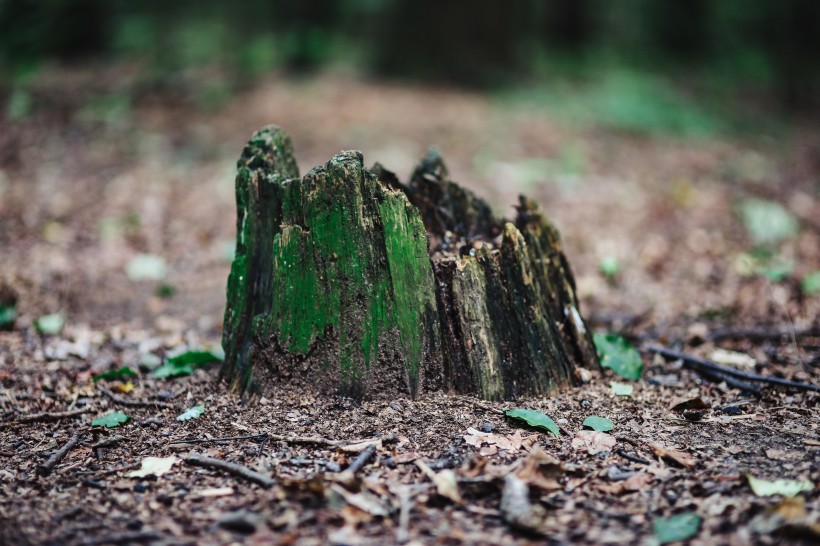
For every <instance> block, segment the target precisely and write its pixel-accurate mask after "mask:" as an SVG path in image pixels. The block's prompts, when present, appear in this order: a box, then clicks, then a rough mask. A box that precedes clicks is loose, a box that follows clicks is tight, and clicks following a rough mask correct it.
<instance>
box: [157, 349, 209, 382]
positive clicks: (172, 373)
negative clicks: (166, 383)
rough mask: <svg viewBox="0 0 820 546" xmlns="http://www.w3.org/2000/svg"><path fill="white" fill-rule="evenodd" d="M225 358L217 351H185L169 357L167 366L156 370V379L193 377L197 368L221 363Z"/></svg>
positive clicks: (164, 365)
mask: <svg viewBox="0 0 820 546" xmlns="http://www.w3.org/2000/svg"><path fill="white" fill-rule="evenodd" d="M224 358H225V356H224V353H223V352H222V351H221V350H217V349H212V350H201V349H197V350H185V351H183V352H179V353H176V354H174V355H173V356H169V357H168V359H167V361H166V362H165V364H163V365H162V366H160V367H159V368H157V369H156V370H154V377H156V378H158V379H163V378H167V377H180V376H183V375H191V374H192V373H194V370H195V369H196V368H197V367H199V366H204V365H206V364H211V363H214V362H221V361H222V360H224Z"/></svg>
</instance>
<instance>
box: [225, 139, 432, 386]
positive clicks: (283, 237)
mask: <svg viewBox="0 0 820 546" xmlns="http://www.w3.org/2000/svg"><path fill="white" fill-rule="evenodd" d="M271 144H274V145H275V142H272V140H271V139H270V138H267V137H266V138H261V137H258V136H255V137H254V138H252V139H251V142H250V143H249V145H248V148H247V149H246V153H248V151H250V158H249V159H248V160H247V161H245V162H244V163H242V162H241V161H240V171H239V174H238V177H237V208H238V218H239V221H238V225H237V232H238V242H237V253H236V258H235V260H234V263H233V266H232V270H231V276H230V278H229V281H228V310H227V311H226V316H225V336H224V340H223V343H224V345H225V352H226V355H228V358H229V359H230V360H231V363H228V362H227V361H226V364H225V367H224V368H223V373H225V374H227V376H228V377H232V378H236V377H237V376H241V377H242V378H244V379H247V377H248V376H249V374H250V368H251V363H250V360H251V359H252V354H251V345H252V339H253V338H254V337H255V336H256V337H258V338H259V339H271V338H274V339H275V340H276V341H277V342H278V346H279V347H281V348H282V349H283V350H285V351H286V352H288V353H291V354H295V355H303V356H304V355H308V354H309V353H310V352H311V350H312V349H313V348H314V346H315V345H316V344H317V342H319V341H320V340H321V341H322V342H323V343H326V345H325V349H326V350H330V349H331V348H332V346H333V344H334V343H335V344H337V347H336V349H335V350H334V353H333V354H331V355H329V361H328V356H326V357H325V358H324V360H323V361H322V362H323V365H327V366H329V367H332V366H333V365H334V362H333V361H334V359H336V363H335V365H337V366H338V367H339V368H338V369H339V370H340V372H341V377H342V385H341V386H340V387H341V389H342V390H343V391H348V392H360V391H361V389H362V385H363V381H364V379H365V378H366V376H367V374H368V372H369V371H371V368H372V366H374V365H375V364H376V363H377V362H378V361H379V349H380V347H381V346H382V345H383V344H384V340H385V334H386V333H387V332H388V331H391V330H395V331H397V332H398V334H399V337H400V340H401V347H400V349H401V350H399V351H395V353H397V354H401V355H402V358H403V359H404V364H405V368H406V371H407V378H408V383H409V388H410V390H411V392H412V393H415V390H416V388H417V385H418V378H419V370H420V368H421V364H422V359H423V358H424V345H425V341H424V338H425V336H428V334H427V331H426V330H425V326H424V324H423V320H422V317H421V315H422V314H423V313H431V314H434V313H435V299H434V292H433V286H434V283H433V273H432V267H431V264H430V259H429V256H428V254H427V236H426V231H425V229H424V226H423V224H422V222H421V218H420V217H419V214H418V212H417V211H416V210H415V209H414V208H413V207H412V206H411V205H410V204H409V202H408V201H407V198H406V197H405V196H404V195H403V194H402V193H400V192H393V191H390V190H386V189H385V188H384V187H383V186H382V185H381V183H380V182H379V181H378V180H377V179H376V178H375V176H374V175H373V174H372V173H370V172H369V171H367V170H366V169H364V167H363V164H362V156H361V154H360V153H358V152H344V153H342V154H339V155H337V156H335V157H334V158H333V159H331V160H330V161H329V162H328V163H327V164H325V165H323V166H321V167H317V168H315V169H313V170H311V171H310V172H309V173H308V174H307V175H306V176H305V177H304V178H303V179H301V180H298V179H294V180H287V179H284V178H283V177H281V176H270V175H269V176H262V177H261V178H260V173H262V174H264V173H265V172H266V169H269V168H270V166H271V165H274V164H284V165H288V164H289V163H290V162H289V160H288V159H287V158H284V157H282V156H281V153H279V152H277V151H276V150H273V151H271V150H269V149H267V148H266V146H270V145H271ZM243 157H244V156H243ZM254 169H255V170H254ZM274 174H275V173H274ZM251 325H252V326H251ZM328 333H330V334H331V336H330V337H331V338H333V339H335V341H333V340H332V339H326V334H328ZM235 384H236V385H239V384H241V383H236V382H235Z"/></svg>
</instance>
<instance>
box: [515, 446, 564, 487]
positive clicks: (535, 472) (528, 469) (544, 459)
mask: <svg viewBox="0 0 820 546" xmlns="http://www.w3.org/2000/svg"><path fill="white" fill-rule="evenodd" d="M563 475H564V466H563V465H562V464H561V461H559V460H558V459H556V458H555V457H553V456H552V455H550V454H549V453H547V452H546V451H544V450H543V449H541V448H540V447H538V446H537V445H536V446H534V447H533V448H532V450H530V453H529V455H527V458H526V459H525V460H524V464H523V466H522V467H521V470H519V471H518V473H517V476H518V477H519V478H520V479H522V480H524V481H525V482H526V483H527V485H530V486H532V487H537V488H538V489H541V490H542V491H556V490H558V489H561V484H560V483H559V482H558V479H559V478H560V477H561V476H563Z"/></svg>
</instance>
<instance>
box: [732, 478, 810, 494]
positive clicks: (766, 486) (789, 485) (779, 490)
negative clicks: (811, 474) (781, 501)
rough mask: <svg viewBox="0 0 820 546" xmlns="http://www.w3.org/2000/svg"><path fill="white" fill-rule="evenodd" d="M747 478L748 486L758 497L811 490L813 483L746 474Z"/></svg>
mask: <svg viewBox="0 0 820 546" xmlns="http://www.w3.org/2000/svg"><path fill="white" fill-rule="evenodd" d="M746 479H747V480H749V487H751V488H752V491H753V492H754V494H755V495H757V496H758V497H768V496H770V495H783V496H784V497H793V496H795V495H797V494H798V493H802V492H804V491H813V490H814V484H813V483H812V482H809V481H799V480H774V481H769V480H761V479H759V478H755V477H754V476H751V475H747V476H746Z"/></svg>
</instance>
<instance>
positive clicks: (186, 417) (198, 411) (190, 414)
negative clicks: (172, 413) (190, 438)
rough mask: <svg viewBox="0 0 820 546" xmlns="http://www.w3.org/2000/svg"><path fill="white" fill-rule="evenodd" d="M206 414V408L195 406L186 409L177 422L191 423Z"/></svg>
mask: <svg viewBox="0 0 820 546" xmlns="http://www.w3.org/2000/svg"><path fill="white" fill-rule="evenodd" d="M203 413H205V406H193V407H190V408H188V409H186V410H185V411H184V412H182V413H180V414H179V415H178V416H177V421H190V420H191V419H196V418H197V417H200V416H201V415H202V414H203Z"/></svg>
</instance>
